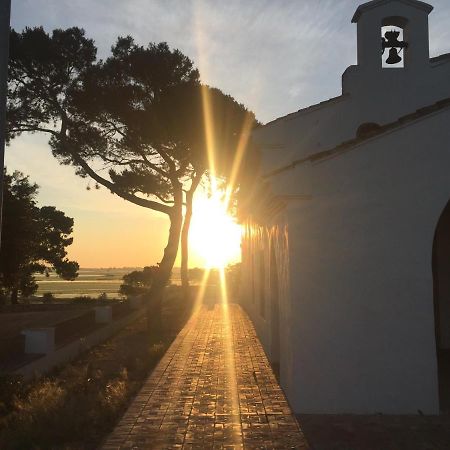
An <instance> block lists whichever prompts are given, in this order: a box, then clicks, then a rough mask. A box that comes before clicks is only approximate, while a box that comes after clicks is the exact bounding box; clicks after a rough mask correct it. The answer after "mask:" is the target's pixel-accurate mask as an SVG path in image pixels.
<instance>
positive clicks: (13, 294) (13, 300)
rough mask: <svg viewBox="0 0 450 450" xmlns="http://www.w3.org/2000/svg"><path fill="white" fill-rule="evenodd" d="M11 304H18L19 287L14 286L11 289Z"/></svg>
mask: <svg viewBox="0 0 450 450" xmlns="http://www.w3.org/2000/svg"><path fill="white" fill-rule="evenodd" d="M11 304H12V305H18V304H19V289H17V288H14V289H13V290H12V291H11Z"/></svg>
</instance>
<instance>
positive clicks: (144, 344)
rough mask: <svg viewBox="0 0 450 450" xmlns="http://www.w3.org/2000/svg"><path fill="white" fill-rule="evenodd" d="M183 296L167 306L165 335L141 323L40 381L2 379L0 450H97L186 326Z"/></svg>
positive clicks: (171, 299)
mask: <svg viewBox="0 0 450 450" xmlns="http://www.w3.org/2000/svg"><path fill="white" fill-rule="evenodd" d="M179 292H180V291H179V289H177V290H176V291H175V292H174V293H175V295H172V297H171V298H170V296H169V299H168V300H167V302H166V305H165V308H164V312H163V317H164V331H163V333H162V334H161V335H158V336H156V335H154V334H152V333H149V332H148V331H147V330H146V320H145V318H142V319H139V320H138V321H136V322H135V323H133V324H131V325H129V326H128V327H126V328H124V329H123V330H122V331H121V332H120V333H118V334H117V335H116V336H114V337H113V338H111V339H110V340H108V341H107V342H105V343H104V344H101V345H99V346H97V347H95V348H93V349H91V350H89V351H87V352H86V353H85V354H83V355H82V356H81V357H80V358H79V359H77V360H76V361H74V362H72V363H70V364H68V365H66V366H64V367H63V368H61V369H59V370H58V371H55V372H54V373H53V374H51V375H49V376H46V377H44V378H41V379H40V380H37V381H33V382H30V383H23V382H22V381H21V380H20V379H17V378H14V377H10V376H3V377H2V378H0V448H1V449H4V450H8V449H27V450H28V449H29V450H34V449H35V450H37V449H66V450H75V449H95V448H97V447H98V445H99V443H100V442H101V441H102V440H103V439H104V438H105V437H106V436H107V434H108V433H109V432H110V431H111V430H112V429H113V428H114V425H115V424H116V423H117V421H118V420H119V419H120V417H121V416H122V414H123V413H124V411H125V409H126V407H127V405H128V404H129V402H130V400H131V399H132V398H133V397H134V396H135V394H136V393H137V392H138V390H139V389H140V387H141V386H142V384H143V382H144V381H145V380H146V379H147V377H148V375H149V373H150V371H151V369H152V368H153V367H154V366H155V365H156V363H157V362H158V361H159V359H160V358H161V356H162V355H163V354H164V352H165V351H166V349H167V348H168V346H169V345H170V343H171V342H172V340H173V338H174V337H175V336H176V334H177V333H178V331H179V330H180V329H181V328H182V326H183V324H184V323H185V320H186V319H187V317H188V314H189V306H188V305H186V304H184V303H183V302H182V300H181V299H180V295H179Z"/></svg>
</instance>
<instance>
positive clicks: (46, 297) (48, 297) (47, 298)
mask: <svg viewBox="0 0 450 450" xmlns="http://www.w3.org/2000/svg"><path fill="white" fill-rule="evenodd" d="M53 300H55V296H54V295H53V294H52V293H51V292H45V293H44V294H43V295H42V303H53Z"/></svg>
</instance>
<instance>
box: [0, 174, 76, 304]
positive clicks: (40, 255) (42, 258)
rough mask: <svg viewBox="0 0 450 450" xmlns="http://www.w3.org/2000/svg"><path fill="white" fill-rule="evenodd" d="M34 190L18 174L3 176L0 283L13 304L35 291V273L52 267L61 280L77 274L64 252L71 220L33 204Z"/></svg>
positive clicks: (35, 190)
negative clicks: (21, 296) (19, 298)
mask: <svg viewBox="0 0 450 450" xmlns="http://www.w3.org/2000/svg"><path fill="white" fill-rule="evenodd" d="M37 193H38V186H37V185H36V184H34V183H30V181H29V179H28V177H26V176H24V175H23V174H22V173H20V172H14V173H13V174H12V175H8V174H6V175H5V179H4V187H3V229H2V249H1V253H0V277H1V279H0V284H1V288H2V290H3V293H4V294H6V295H7V296H10V297H11V301H12V302H13V303H15V302H17V299H18V296H19V295H23V296H28V295H31V294H33V293H34V292H35V291H36V289H37V284H36V282H35V280H34V274H35V273H36V272H38V273H47V274H48V273H49V272H50V271H52V270H54V271H55V272H56V273H57V274H58V275H59V276H60V277H62V278H64V279H65V280H74V279H75V278H76V277H77V275H78V274H77V271H78V264H77V263H76V262H75V261H70V260H69V259H67V252H66V247H68V246H69V245H71V244H72V241H73V238H72V237H71V234H72V231H73V219H71V218H70V217H67V216H66V215H65V214H64V213H63V212H62V211H59V210H57V209H56V208H55V207H53V206H43V207H39V206H37V204H36V195H37Z"/></svg>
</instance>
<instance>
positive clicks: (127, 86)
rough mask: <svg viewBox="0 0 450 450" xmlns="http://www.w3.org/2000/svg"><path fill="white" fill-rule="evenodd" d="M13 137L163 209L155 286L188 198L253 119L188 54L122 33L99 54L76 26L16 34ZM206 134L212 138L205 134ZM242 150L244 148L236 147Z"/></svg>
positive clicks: (220, 165)
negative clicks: (165, 229) (44, 142)
mask: <svg viewBox="0 0 450 450" xmlns="http://www.w3.org/2000/svg"><path fill="white" fill-rule="evenodd" d="M10 55H11V57H10V58H11V59H10V82H9V93H8V95H9V100H8V106H9V108H8V110H9V116H8V136H9V139H11V138H13V137H15V136H17V135H19V134H21V133H23V132H43V133H47V134H48V135H49V136H50V140H49V142H50V145H51V148H52V151H53V154H54V155H55V157H56V158H58V160H59V161H60V162H61V163H63V164H69V165H72V166H74V167H75V170H76V172H77V173H78V174H79V175H80V176H83V177H87V176H89V177H91V178H92V179H94V180H95V181H96V182H97V183H98V184H99V185H103V186H104V187H106V188H107V189H109V190H110V191H111V192H112V193H114V194H116V195H118V196H120V197H122V198H124V199H125V200H127V201H130V202H132V203H134V204H136V205H139V206H143V207H146V208H150V209H153V210H155V211H158V212H161V213H164V214H166V215H167V216H168V217H169V219H170V230H169V237H168V242H167V246H166V248H165V251H164V256H163V258H162V260H161V262H160V266H159V271H158V274H157V276H156V277H155V280H154V283H153V285H152V289H153V290H154V291H155V292H156V291H158V290H160V289H161V288H162V287H163V286H164V285H165V284H166V283H167V282H168V280H169V277H170V273H171V270H172V267H173V264H174V262H175V258H176V255H177V251H178V245H179V240H180V234H181V231H182V226H183V205H184V204H185V205H186V216H185V220H184V228H183V239H182V241H183V242H184V243H185V245H184V246H183V250H184V251H183V254H184V255H185V258H184V259H183V261H185V262H184V263H183V265H184V266H185V267H186V268H187V233H188V230H189V224H190V216H191V214H192V198H193V195H194V192H195V190H196V189H197V187H198V185H199V184H200V182H201V180H202V177H203V176H204V174H205V173H206V172H207V171H208V169H209V167H211V162H212V161H214V167H215V168H216V170H220V171H221V172H223V173H225V172H226V171H228V172H229V171H230V168H231V167H232V165H233V163H232V162H233V161H234V153H235V149H238V148H239V146H240V144H241V143H242V134H243V132H244V133H245V132H248V131H249V130H250V128H251V127H252V126H253V124H255V123H256V121H255V118H254V115H253V113H250V112H248V111H247V110H246V109H245V108H244V107H243V106H242V105H240V104H239V103H237V102H236V101H235V100H234V99H233V98H232V97H229V96H226V95H224V94H223V93H222V92H221V91H220V90H218V89H214V88H210V87H207V86H203V85H201V84H200V79H199V73H198V71H197V69H196V68H195V67H194V65H193V63H192V61H191V60H190V59H189V58H188V57H186V56H185V55H183V54H182V53H181V52H180V51H178V50H171V49H170V48H169V47H168V45H167V44H166V43H159V44H153V43H150V44H149V45H148V46H146V47H144V46H141V45H138V44H136V43H135V42H134V40H133V39H132V38H131V37H129V36H128V37H122V38H119V39H118V40H117V42H116V43H115V45H114V46H113V47H112V50H111V56H110V57H108V58H107V59H106V60H105V61H97V60H96V48H95V45H94V43H93V41H92V40H90V39H87V38H86V37H85V35H84V31H83V30H80V29H78V28H69V29H67V30H55V31H53V33H52V34H51V35H49V34H47V33H45V31H44V30H43V29H42V28H32V29H30V28H27V29H25V30H24V31H23V32H22V33H17V32H15V31H12V34H11V48H10ZM211 136H212V138H211ZM241 147H242V146H241Z"/></svg>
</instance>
